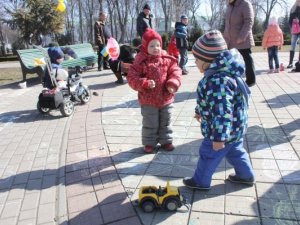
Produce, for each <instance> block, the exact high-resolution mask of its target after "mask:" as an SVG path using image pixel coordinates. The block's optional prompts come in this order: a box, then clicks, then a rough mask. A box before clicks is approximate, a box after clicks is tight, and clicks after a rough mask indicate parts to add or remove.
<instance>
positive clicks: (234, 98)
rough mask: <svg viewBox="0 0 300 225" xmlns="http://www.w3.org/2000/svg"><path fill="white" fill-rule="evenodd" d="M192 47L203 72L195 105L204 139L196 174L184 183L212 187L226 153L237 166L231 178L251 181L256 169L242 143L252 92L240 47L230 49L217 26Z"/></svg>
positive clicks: (249, 182) (231, 179)
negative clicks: (243, 76) (245, 76)
mask: <svg viewBox="0 0 300 225" xmlns="http://www.w3.org/2000/svg"><path fill="white" fill-rule="evenodd" d="M192 51H193V54H194V57H195V59H196V65H197V67H198V69H199V70H200V72H201V73H204V77H203V78H202V79H201V80H200V82H199V84H198V88H197V94H198V97H197V106H196V108H195V118H196V119H197V120H198V121H199V122H201V131H202V135H203V136H204V140H203V142H202V144H201V146H200V149H199V161H198V164H197V168H196V170H195V173H194V176H193V177H186V178H184V179H183V183H184V184H185V185H186V186H188V187H190V188H195V189H199V190H209V189H210V185H211V180H212V175H213V173H214V172H215V170H216V168H217V166H218V165H219V163H220V162H221V160H222V159H223V158H224V157H225V158H226V159H227V161H228V162H229V163H230V164H231V165H232V166H233V168H234V170H235V174H232V175H229V177H228V180H229V181H231V182H236V183H243V184H249V185H252V184H253V183H254V173H253V169H252V165H251V163H250V159H249V155H248V153H247V152H246V150H245V149H244V147H243V135H244V134H245V132H246V129H247V124H248V98H249V95H250V90H249V88H248V86H247V85H246V83H245V82H244V80H243V79H242V78H241V75H243V74H244V71H245V66H244V64H243V63H241V62H240V61H239V60H238V56H240V55H238V54H239V53H238V52H237V51H234V50H231V51H229V50H228V49H227V45H226V42H225V40H224V39H223V37H222V34H221V33H220V32H219V31H217V30H213V31H209V32H208V33H206V34H204V35H203V36H201V37H200V38H199V39H198V40H197V41H196V42H195V44H194V45H193V48H192Z"/></svg>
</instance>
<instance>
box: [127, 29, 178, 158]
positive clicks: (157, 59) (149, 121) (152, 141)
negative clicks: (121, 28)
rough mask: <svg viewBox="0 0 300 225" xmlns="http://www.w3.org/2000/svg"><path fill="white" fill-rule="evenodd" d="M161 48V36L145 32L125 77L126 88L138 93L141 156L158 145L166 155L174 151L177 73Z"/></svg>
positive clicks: (170, 58)
mask: <svg viewBox="0 0 300 225" xmlns="http://www.w3.org/2000/svg"><path fill="white" fill-rule="evenodd" d="M161 46H162V39H161V36H160V35H159V34H158V33H156V32H155V31H154V30H153V29H150V28H147V29H146V31H145V33H144V35H143V39H142V46H141V52H139V53H138V54H137V55H136V58H135V60H134V63H133V65H132V66H131V67H130V69H129V72H128V75H127V81H128V84H129V86H130V87H131V88H132V89H134V90H136V91H138V99H139V103H140V105H141V114H142V116H143V122H142V123H143V126H142V144H143V145H144V152H145V153H152V152H153V151H154V149H155V147H156V145H157V144H158V143H160V144H161V147H162V148H163V149H165V150H166V151H172V150H173V149H174V145H173V137H172V134H173V131H172V127H171V113H172V108H173V104H172V103H173V102H174V95H175V92H176V91H177V90H178V88H179V86H180V85H181V69H180V68H179V67H178V65H177V61H176V59H175V58H174V57H172V56H169V55H168V54H167V53H166V52H165V51H164V50H162V47H161Z"/></svg>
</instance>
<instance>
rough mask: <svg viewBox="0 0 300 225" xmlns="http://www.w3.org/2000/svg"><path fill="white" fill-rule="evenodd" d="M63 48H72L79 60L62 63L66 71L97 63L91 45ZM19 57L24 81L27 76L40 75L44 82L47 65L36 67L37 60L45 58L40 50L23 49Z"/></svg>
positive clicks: (18, 51) (18, 52)
mask: <svg viewBox="0 0 300 225" xmlns="http://www.w3.org/2000/svg"><path fill="white" fill-rule="evenodd" d="M61 47H62V48H65V47H69V48H71V49H72V50H73V51H74V52H75V53H76V55H77V56H78V58H76V59H70V60H64V61H63V62H62V63H61V66H62V67H63V68H65V69H68V68H75V67H77V66H80V67H85V66H94V64H95V63H96V62H97V58H98V56H97V53H95V52H94V49H93V47H92V45H91V44H89V43H84V44H76V45H67V46H61ZM46 50H47V49H46ZM17 55H18V58H19V61H20V64H21V69H22V74H23V81H26V75H27V74H28V73H29V74H34V73H36V74H38V75H39V76H40V78H41V80H43V78H44V76H45V70H46V65H45V64H42V65H36V64H35V60H36V59H41V58H43V57H44V55H43V53H42V52H41V51H40V50H38V49H35V48H34V49H22V50H17Z"/></svg>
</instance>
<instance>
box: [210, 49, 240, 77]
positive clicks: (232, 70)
mask: <svg viewBox="0 0 300 225" xmlns="http://www.w3.org/2000/svg"><path fill="white" fill-rule="evenodd" d="M209 70H213V71H217V72H225V73H227V74H228V75H230V76H232V77H236V76H239V77H240V76H242V75H243V74H244V72H245V63H244V60H243V58H242V56H241V54H240V53H239V52H238V51H237V50H236V49H231V50H225V51H223V52H221V53H220V55H218V56H217V57H216V58H215V60H214V61H213V62H212V64H211V65H210V67H209V69H208V71H209ZM205 74H206V73H205Z"/></svg>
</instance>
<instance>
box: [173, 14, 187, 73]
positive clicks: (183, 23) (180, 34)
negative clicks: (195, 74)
mask: <svg viewBox="0 0 300 225" xmlns="http://www.w3.org/2000/svg"><path fill="white" fill-rule="evenodd" d="M188 22H189V20H188V17H187V16H186V15H182V16H181V17H180V22H176V24H175V36H176V46H177V48H178V50H179V54H180V61H179V67H180V68H181V69H182V74H183V75H186V74H188V73H189V72H188V71H187V69H186V64H187V62H188V54H187V53H188V46H189V42H188V29H187V25H188Z"/></svg>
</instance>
